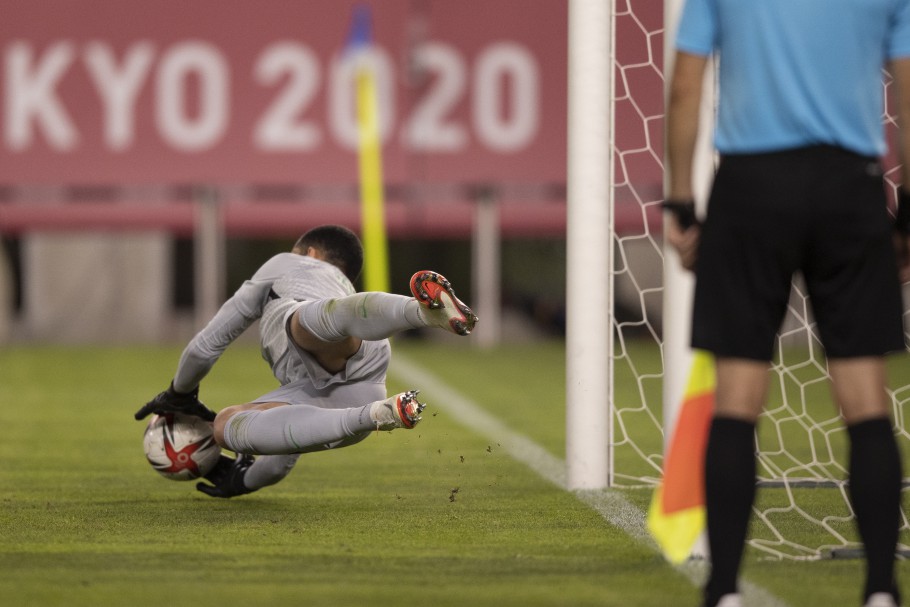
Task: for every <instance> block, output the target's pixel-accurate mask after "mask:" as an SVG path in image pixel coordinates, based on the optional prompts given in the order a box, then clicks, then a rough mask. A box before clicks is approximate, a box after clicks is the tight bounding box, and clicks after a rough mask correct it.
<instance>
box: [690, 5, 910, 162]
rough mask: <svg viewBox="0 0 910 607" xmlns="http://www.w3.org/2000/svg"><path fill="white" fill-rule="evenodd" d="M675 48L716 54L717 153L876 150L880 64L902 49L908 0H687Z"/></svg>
mask: <svg viewBox="0 0 910 607" xmlns="http://www.w3.org/2000/svg"><path fill="white" fill-rule="evenodd" d="M676 48H677V49H678V50H680V51H684V52H687V53H691V54H695V55H702V56H707V55H710V54H712V53H713V52H715V51H717V52H718V54H719V57H720V59H719V69H720V74H719V79H720V80H719V83H720V84H719V86H720V103H719V107H718V116H717V126H716V132H715V146H716V147H717V150H718V151H719V152H721V153H722V154H723V153H727V154H736V153H756V152H767V151H773V150H785V149H790V148H796V147H803V146H807V145H817V144H830V145H837V146H841V147H844V148H846V149H849V150H852V151H854V152H857V153H859V154H863V155H867V156H881V155H883V154H884V153H885V152H886V143H885V136H884V132H883V128H882V113H883V107H884V105H883V103H884V102H883V90H882V83H881V77H882V72H881V69H882V68H883V67H884V65H885V64H886V63H887V61H888V60H890V59H893V58H897V57H910V0H687V2H686V6H685V8H684V9H683V14H682V18H681V20H680V25H679V31H678V34H677V39H676ZM905 128H906V127H905Z"/></svg>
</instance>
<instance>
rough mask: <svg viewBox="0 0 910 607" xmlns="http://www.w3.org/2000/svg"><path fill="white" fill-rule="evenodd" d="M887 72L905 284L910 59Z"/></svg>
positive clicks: (909, 232) (909, 238) (909, 265)
mask: <svg viewBox="0 0 910 607" xmlns="http://www.w3.org/2000/svg"><path fill="white" fill-rule="evenodd" d="M889 68H890V69H889V71H890V72H891V76H892V77H893V78H894V85H895V101H896V103H897V124H898V127H899V130H898V138H897V153H898V157H899V160H900V161H901V163H902V168H901V183H902V185H901V187H900V188H898V195H897V214H896V216H895V222H894V226H895V228H896V232H897V251H898V255H899V262H900V277H901V282H908V281H910V57H904V58H900V59H894V60H892V61H891V65H890V66H889Z"/></svg>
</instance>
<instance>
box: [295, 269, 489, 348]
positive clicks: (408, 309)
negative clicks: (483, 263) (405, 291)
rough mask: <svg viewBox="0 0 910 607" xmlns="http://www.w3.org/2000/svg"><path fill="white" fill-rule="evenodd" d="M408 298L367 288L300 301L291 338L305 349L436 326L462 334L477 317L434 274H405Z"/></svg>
mask: <svg viewBox="0 0 910 607" xmlns="http://www.w3.org/2000/svg"><path fill="white" fill-rule="evenodd" d="M410 287H411V292H412V293H413V295H414V296H413V297H406V296H404V295H395V294H393V293H381V292H376V291H368V292H364V293H355V294H353V295H349V296H347V297H338V298H333V299H326V300H320V301H307V302H303V303H302V304H301V306H300V307H299V309H298V310H297V313H296V314H295V320H296V321H297V322H296V323H291V334H292V336H293V338H294V340H295V342H296V343H297V344H298V345H299V346H301V347H302V348H304V349H306V350H308V351H309V350H311V349H312V348H319V347H320V346H321V344H324V343H325V342H342V341H344V340H346V339H348V338H351V337H354V338H360V339H365V340H373V341H375V340H380V339H385V338H387V337H391V336H392V335H394V334H396V333H399V332H401V331H406V330H408V329H420V328H423V327H438V328H442V329H445V330H447V331H450V332H452V333H456V334H458V335H467V334H469V333H470V332H471V330H472V329H473V328H474V324H475V323H476V322H477V317H476V316H475V315H474V312H473V311H471V308H469V307H468V306H467V305H466V304H465V303H464V302H462V301H461V300H459V299H458V298H457V297H455V291H454V290H453V289H452V285H451V283H450V282H449V281H448V280H446V278H445V277H444V276H442V275H441V274H439V273H437V272H431V271H422V272H417V273H416V274H414V276H412V277H411V282H410Z"/></svg>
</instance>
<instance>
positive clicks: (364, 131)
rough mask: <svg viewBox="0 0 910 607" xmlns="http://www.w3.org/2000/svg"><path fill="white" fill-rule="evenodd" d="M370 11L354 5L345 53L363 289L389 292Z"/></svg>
mask: <svg viewBox="0 0 910 607" xmlns="http://www.w3.org/2000/svg"><path fill="white" fill-rule="evenodd" d="M372 37H373V36H372V23H371V16H370V9H369V7H368V6H366V5H361V6H358V7H357V8H356V10H355V12H354V18H353V23H352V25H351V33H350V37H349V39H348V52H352V53H356V54H357V58H356V59H355V61H356V62H357V70H356V82H357V130H358V134H359V141H360V146H359V164H360V220H361V239H362V240H363V257H364V259H363V288H364V290H365V291H388V290H389V254H388V243H387V241H386V229H385V204H384V201H383V179H382V143H381V141H380V136H379V108H378V103H377V99H376V95H377V93H376V75H375V73H374V70H373V67H372V65H371V63H370V61H369V60H368V58H367V55H368V51H369V49H370V47H371V45H372Z"/></svg>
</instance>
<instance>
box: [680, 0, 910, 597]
mask: <svg viewBox="0 0 910 607" xmlns="http://www.w3.org/2000/svg"><path fill="white" fill-rule="evenodd" d="M676 45H677V46H676V51H677V52H676V56H675V65H674V68H673V76H672V85H671V91H670V101H669V107H668V112H667V130H668V133H667V138H668V139H667V146H668V150H667V153H668V163H669V170H670V180H669V191H668V199H667V202H666V204H665V206H666V208H667V209H668V210H669V211H670V212H671V213H670V215H671V217H672V219H671V220H670V221H669V222H668V231H667V235H666V238H667V240H668V242H669V243H670V244H671V245H672V246H674V247H675V248H676V250H677V251H678V253H679V255H680V259H681V261H682V263H683V265H684V266H685V267H686V268H688V269H694V271H695V277H696V286H695V302H694V311H693V323H692V347H694V348H699V349H704V350H708V351H710V352H712V353H713V354H714V355H715V357H716V361H717V392H716V409H715V416H714V419H713V421H712V423H711V430H710V435H709V440H708V447H707V453H706V464H705V484H706V501H707V516H708V541H709V547H710V551H711V560H712V569H711V575H710V577H709V579H708V582H707V585H706V588H705V596H704V601H705V602H704V605H705V607H715V606H720V607H739V606H740V605H742V599H741V597H740V595H739V593H738V588H737V578H738V575H739V569H740V564H741V559H742V554H743V548H744V544H745V539H746V530H747V527H748V522H749V516H750V513H751V508H752V503H753V500H754V497H755V476H756V464H755V453H754V433H755V425H756V422H757V419H758V417H759V414H760V413H761V411H762V408H763V407H764V404H765V401H766V396H767V391H768V370H769V365H770V361H771V357H772V350H773V344H774V340H775V335H776V333H777V331H778V329H779V328H780V324H781V322H782V321H783V318H784V314H785V312H786V308H787V302H788V299H789V294H790V284H791V279H792V277H793V275H794V274H795V273H797V272H799V273H801V274H802V276H803V277H804V279H805V282H806V285H807V288H808V292H809V297H810V301H811V303H812V310H813V312H814V315H815V318H816V320H817V323H818V331H819V335H820V337H821V340H822V343H823V345H824V347H825V351H826V356H827V361H828V370H829V372H830V375H831V384H832V394H833V396H834V400H835V402H836V403H837V405H838V407H839V409H840V412H841V414H842V415H843V418H844V420H845V422H846V424H847V430H848V435H849V438H850V443H851V450H850V460H849V475H850V485H849V490H850V499H851V502H852V504H853V509H854V512H855V513H856V521H857V526H858V528H859V533H860V537H861V538H862V541H863V543H864V545H865V553H866V564H867V569H866V582H865V587H864V589H863V595H862V599H861V600H862V601H864V603H865V605H866V607H895V606H897V605H900V596H899V593H898V590H897V584H896V580H895V574H894V554H895V549H896V545H897V538H898V529H899V519H900V499H901V493H900V491H901V479H902V476H903V475H902V470H901V460H900V455H899V452H898V447H897V444H896V442H895V439H894V433H893V430H892V425H891V419H890V406H891V405H890V400H889V398H888V396H887V394H886V390H885V388H886V385H887V378H886V373H885V360H884V355H885V354H887V353H888V352H892V351H897V350H903V349H904V339H903V327H902V311H903V307H902V302H901V292H900V281H901V280H905V281H906V280H907V279H908V278H910V261H908V256H907V250H908V245H910V239H908V234H910V192H908V191H907V190H904V189H901V190H900V191H899V193H898V199H899V204H898V210H897V216H896V221H894V222H892V220H891V218H890V216H889V213H888V210H887V198H886V194H885V188H884V183H883V178H882V168H881V163H880V161H879V159H880V158H881V157H882V156H883V155H884V153H885V152H886V144H885V138H884V133H883V128H882V124H881V116H882V111H883V87H882V81H881V78H882V69H883V68H885V69H887V70H888V71H889V72H890V74H891V76H892V77H893V78H894V87H893V88H894V89H895V91H896V93H897V102H898V118H899V121H900V124H902V125H904V127H905V128H904V129H903V130H902V131H901V136H900V138H899V143H898V147H899V150H898V152H899V154H900V157H901V159H902V160H903V162H904V165H903V172H902V174H901V178H902V181H903V183H904V184H905V185H906V186H907V187H908V188H910V127H907V125H908V124H910V0H824V1H818V0H761V1H756V2H750V1H747V0H688V1H687V3H686V5H685V8H684V10H683V14H682V19H681V21H680V26H679V32H678V35H677V42H676ZM711 55H716V57H717V59H718V62H719V89H720V96H719V105H718V108H717V110H718V111H717V124H716V129H715V147H716V148H717V151H718V153H719V155H720V162H719V165H718V169H717V173H716V175H715V178H714V183H713V187H712V191H711V195H710V199H709V201H708V211H707V214H706V216H705V219H704V223H699V222H698V221H697V220H696V219H695V215H694V211H693V204H692V200H693V191H692V181H691V180H692V164H693V162H692V161H693V153H694V148H695V140H696V135H697V132H698V128H699V124H698V122H699V107H700V104H701V94H702V93H701V90H702V82H703V78H704V75H705V69H706V65H707V61H708V58H709V57H710V56H711ZM895 249H896V251H895Z"/></svg>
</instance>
